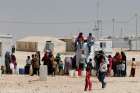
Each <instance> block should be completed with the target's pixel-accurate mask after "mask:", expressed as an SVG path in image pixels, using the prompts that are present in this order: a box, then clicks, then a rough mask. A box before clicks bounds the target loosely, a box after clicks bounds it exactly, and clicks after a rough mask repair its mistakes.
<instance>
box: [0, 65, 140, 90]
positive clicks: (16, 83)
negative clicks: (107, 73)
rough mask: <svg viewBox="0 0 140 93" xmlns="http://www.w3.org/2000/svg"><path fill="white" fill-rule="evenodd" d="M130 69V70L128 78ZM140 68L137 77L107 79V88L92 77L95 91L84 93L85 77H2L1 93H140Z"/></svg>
mask: <svg viewBox="0 0 140 93" xmlns="http://www.w3.org/2000/svg"><path fill="white" fill-rule="evenodd" d="M129 72H130V67H129V69H128V76H129ZM139 72H140V67H139V66H137V69H136V77H134V78H132V77H107V78H106V82H107V86H106V88H105V89H102V88H101V84H100V82H99V81H98V80H97V78H96V77H92V84H93V89H92V91H91V92H84V83H85V78H84V77H77V78H76V77H70V76H55V77H52V76H48V78H47V80H46V81H41V80H40V78H39V77H38V76H28V75H2V76H1V77H0V93H140V73H139Z"/></svg>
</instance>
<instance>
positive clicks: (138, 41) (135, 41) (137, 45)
mask: <svg viewBox="0 0 140 93" xmlns="http://www.w3.org/2000/svg"><path fill="white" fill-rule="evenodd" d="M129 50H137V51H139V50H140V38H139V37H138V38H131V39H129Z"/></svg>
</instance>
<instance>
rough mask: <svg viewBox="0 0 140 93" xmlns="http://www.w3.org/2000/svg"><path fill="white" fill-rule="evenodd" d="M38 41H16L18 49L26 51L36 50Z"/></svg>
mask: <svg viewBox="0 0 140 93" xmlns="http://www.w3.org/2000/svg"><path fill="white" fill-rule="evenodd" d="M37 44H38V43H37V42H23V41H17V42H16V50H17V51H26V52H36V51H37Z"/></svg>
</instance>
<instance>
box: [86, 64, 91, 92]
mask: <svg viewBox="0 0 140 93" xmlns="http://www.w3.org/2000/svg"><path fill="white" fill-rule="evenodd" d="M87 89H89V91H91V90H92V81H91V68H90V66H89V65H88V66H87V68H86V78H85V89H84V90H85V91H87Z"/></svg>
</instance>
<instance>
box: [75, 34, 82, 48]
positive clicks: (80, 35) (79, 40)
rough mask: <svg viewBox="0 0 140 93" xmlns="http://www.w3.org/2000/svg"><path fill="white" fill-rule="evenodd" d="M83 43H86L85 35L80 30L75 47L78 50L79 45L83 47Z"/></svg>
mask: <svg viewBox="0 0 140 93" xmlns="http://www.w3.org/2000/svg"><path fill="white" fill-rule="evenodd" d="M83 44H84V36H83V33H82V32H80V33H79V35H78V37H77V38H76V40H75V48H76V50H77V46H80V49H81V48H82V47H83Z"/></svg>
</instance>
